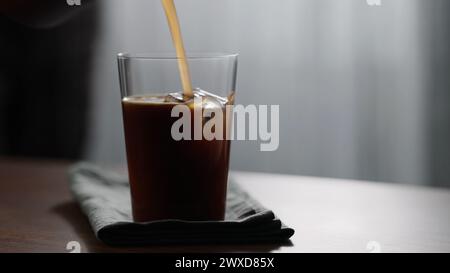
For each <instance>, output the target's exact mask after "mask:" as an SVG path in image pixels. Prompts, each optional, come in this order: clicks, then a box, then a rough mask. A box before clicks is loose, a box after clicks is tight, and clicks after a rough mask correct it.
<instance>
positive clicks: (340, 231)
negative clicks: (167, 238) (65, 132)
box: [0, 159, 450, 252]
mask: <svg viewBox="0 0 450 273" xmlns="http://www.w3.org/2000/svg"><path fill="white" fill-rule="evenodd" d="M69 165H70V164H69V163H68V162H51V161H26V160H18V159H14V160H12V159H3V160H0V252H68V251H67V250H66V245H67V243H68V242H69V241H78V242H79V243H80V244H81V251H82V252H229V251H231V252H235V251H238V252H247V251H256V252H266V251H272V252H369V251H377V250H379V251H382V252H399V251H401V252H449V251H450V213H449V210H450V191H448V190H443V189H430V188H424V187H413V186H403V185H394V184H385V183H375V182H363V181H349V180H338V179H329V178H313V177H301V176H288V175H278V174H262V173H245V172H235V173H233V175H234V176H235V177H236V180H237V181H238V182H239V183H241V185H242V186H243V187H244V188H245V189H247V190H248V191H249V192H250V193H251V194H252V195H253V196H254V197H255V198H257V199H258V200H260V201H261V203H263V204H264V205H265V206H267V207H269V208H271V209H273V210H274V211H275V212H276V213H277V214H278V216H279V217H280V218H281V219H282V220H283V221H284V222H285V223H286V224H287V225H289V226H291V227H293V228H294V229H295V230H296V233H295V235H294V236H293V237H292V240H291V244H287V245H267V244H264V245H209V246H208V245H188V246H183V245H181V246H155V247H141V248H113V247H108V246H106V245H104V244H103V243H101V242H99V241H98V240H97V239H96V238H95V237H94V235H93V233H92V231H91V230H90V227H89V224H88V222H87V219H86V218H85V217H84V216H83V214H82V213H81V211H80V209H79V208H78V206H77V205H76V203H74V202H73V200H72V198H71V196H70V194H69V191H68V187H67V179H66V170H67V167H68V166H69Z"/></svg>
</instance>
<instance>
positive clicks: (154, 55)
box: [117, 52, 239, 60]
mask: <svg viewBox="0 0 450 273" xmlns="http://www.w3.org/2000/svg"><path fill="white" fill-rule="evenodd" d="M186 55H187V57H186V59H187V60H201V59H204V60H211V59H227V58H235V57H237V56H239V53H215V52H186ZM117 58H118V59H141V60H178V59H179V58H178V57H177V56H176V55H175V53H167V52H149V53H129V52H121V53H118V54H117Z"/></svg>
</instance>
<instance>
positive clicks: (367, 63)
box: [86, 0, 450, 186]
mask: <svg viewBox="0 0 450 273" xmlns="http://www.w3.org/2000/svg"><path fill="white" fill-rule="evenodd" d="M449 2H450V1H447V0H427V1H424V0H382V6H381V7H370V6H368V5H367V3H366V1H365V0H282V1H277V0H223V1H211V0H179V1H176V4H177V8H178V13H179V16H180V20H181V23H182V29H183V34H184V37H185V44H186V47H187V49H188V50H190V51H210V52H211V51H212V52H218V51H224V52H238V53H240V63H239V65H240V66H239V79H238V97H237V103H239V104H279V105H280V147H279V149H278V150H277V151H276V152H260V151H259V143H252V142H234V143H233V150H232V161H231V165H232V168H233V169H237V170H247V171H264V172H278V173H290V174H301V175H313V176H326V177H339V178H354V179H367V180H375V181H388V182H400V183H412V184H424V185H448V186H450V173H449V167H450V166H449V162H450V161H449V159H450V148H449V139H450V132H449V127H450V113H449V107H448V104H449V102H450V100H449V99H450V98H449V92H450V90H449V89H450V82H449V79H448V74H449V65H450V59H449V57H450V52H449V48H450V45H449V41H450V36H449V31H450V24H449V19H448V17H449V16H448V14H449V12H450V4H449ZM102 11H103V14H102V26H101V30H100V31H99V35H100V37H99V41H100V42H99V44H98V49H97V54H96V56H95V62H94V63H95V75H94V77H93V78H94V79H96V80H95V81H94V82H93V83H92V84H93V90H95V92H94V93H93V94H92V96H93V98H92V99H93V103H92V111H91V114H90V115H91V124H90V138H89V139H90V141H89V145H88V146H87V147H86V158H87V159H89V160H94V161H101V162H109V163H116V162H123V161H124V142H123V133H122V120H121V109H120V97H119V84H118V79H117V68H116V60H115V55H116V53H118V52H123V51H129V52H149V51H166V52H167V51H170V50H172V44H171V38H170V34H169V31H168V27H167V23H166V19H165V17H164V12H163V10H162V7H161V5H160V1H159V0H129V1H123V0H107V1H103V7H102ZM175 80H177V79H175Z"/></svg>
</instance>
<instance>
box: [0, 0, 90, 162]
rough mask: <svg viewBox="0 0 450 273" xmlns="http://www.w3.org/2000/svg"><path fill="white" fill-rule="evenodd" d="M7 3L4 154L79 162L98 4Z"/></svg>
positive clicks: (1, 14) (1, 75) (0, 22)
mask: <svg viewBox="0 0 450 273" xmlns="http://www.w3.org/2000/svg"><path fill="white" fill-rule="evenodd" d="M91 2H93V1H87V0H85V1H83V2H82V6H79V7H71V6H69V5H67V3H66V1H58V0H44V1H42V0H41V1H27V0H19V1H17V0H6V1H5V0H2V1H1V3H0V34H1V40H0V51H1V52H2V56H1V57H0V155H8V156H32V157H52V158H68V159H76V158H79V157H80V156H81V152H82V149H83V147H84V141H85V134H86V118H87V113H88V107H89V99H88V98H89V81H90V79H89V76H90V60H91V57H92V54H93V46H94V38H95V35H96V28H97V17H98V16H97V15H98V14H97V13H98V12H97V11H98V8H97V7H96V6H97V4H96V3H91Z"/></svg>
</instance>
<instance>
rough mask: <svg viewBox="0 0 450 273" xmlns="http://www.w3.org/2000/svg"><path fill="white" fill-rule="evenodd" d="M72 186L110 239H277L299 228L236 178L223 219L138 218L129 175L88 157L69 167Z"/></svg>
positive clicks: (101, 234) (125, 242)
mask: <svg viewBox="0 0 450 273" xmlns="http://www.w3.org/2000/svg"><path fill="white" fill-rule="evenodd" d="M69 182H70V189H71V192H72V194H73V196H74V197H75V199H76V201H77V202H78V203H79V205H80V207H81V209H82V211H83V213H84V214H85V215H86V216H87V217H88V219H89V222H90V224H91V226H92V229H93V231H94V232H95V235H96V236H97V238H98V239H100V240H101V241H103V242H105V243H107V244H109V245H118V246H119V245H122V246H138V245H150V244H187V243H257V242H261V243H262V242H266V243H275V242H283V241H287V240H288V239H289V238H290V237H291V236H292V235H293V234H294V230H293V229H291V228H288V227H286V226H285V225H283V224H282V223H281V221H280V220H279V219H277V218H276V216H275V215H274V213H273V212H272V211H270V210H268V209H266V208H264V207H263V206H261V205H260V204H259V203H258V202H257V201H255V200H253V199H252V198H251V197H250V196H249V195H248V194H247V193H246V192H245V191H244V190H242V189H241V188H240V187H239V185H237V183H235V182H234V181H233V180H232V179H230V180H229V182H228V192H227V204H226V214H225V220H224V221H183V220H158V221H151V222H146V223H137V222H133V219H132V214H131V200H130V188H129V184H128V179H127V176H126V175H124V174H121V173H118V172H115V171H112V170H110V169H106V168H102V167H99V166H96V165H93V164H89V163H79V164H77V165H75V166H73V167H72V168H71V169H70V171H69Z"/></svg>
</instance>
